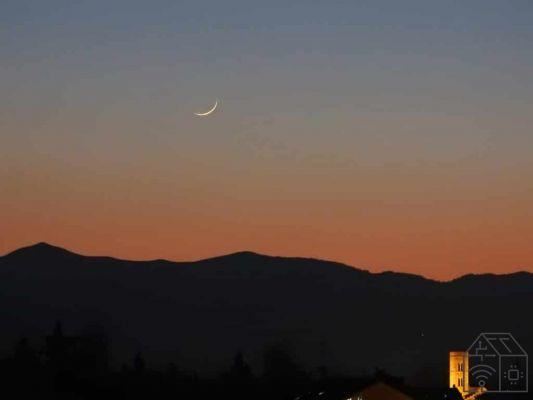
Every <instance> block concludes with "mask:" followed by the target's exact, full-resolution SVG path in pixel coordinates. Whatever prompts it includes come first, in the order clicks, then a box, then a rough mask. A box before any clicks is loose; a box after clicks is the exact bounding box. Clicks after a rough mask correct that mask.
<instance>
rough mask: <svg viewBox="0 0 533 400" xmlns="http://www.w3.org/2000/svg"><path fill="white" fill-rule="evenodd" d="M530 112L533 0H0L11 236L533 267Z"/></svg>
mask: <svg viewBox="0 0 533 400" xmlns="http://www.w3.org/2000/svg"><path fill="white" fill-rule="evenodd" d="M216 98H218V99H220V101H221V104H220V106H219V109H218V110H217V111H216V112H215V113H214V114H213V115H211V116H209V117H205V118H199V117H195V116H194V115H193V113H194V112H195V111H202V110H206V109H208V108H209V107H210V106H211V105H212V104H213V103H214V101H215V99H216ZM532 127H533V2H531V1H530V0H522V1H518V0H517V1H503V0H497V1H496V0H494V1H493V0H477V1H476V0H471V1H451V0H435V1H432V0H420V1H409V0H404V1H396V0H391V1H382V0H368V1H355V0H345V1H340V0H323V1H319V0H305V1H304V0H293V1H290V0H289V1H288V0H284V1H280V0H269V1H252V0H229V1H221V0H213V1H200V0H194V1H175V0H166V1H163V0H151V1H147V0H146V1H138V0H115V1H113V0H106V1H100V0H87V1H79V0H78V1H75V0H62V1H59V0H47V1H41V0H35V1H27V0H2V2H1V4H0V140H1V141H0V143H1V146H0V254H3V253H6V252H8V251H11V250H13V249H15V248H18V247H21V246H25V245H28V244H31V243H34V242H38V241H47V242H51V243H53V244H57V245H60V246H63V247H67V248H69V249H72V250H74V251H77V252H81V253H85V254H98V255H113V256H117V257H122V258H130V259H153V258H167V259H172V260H191V259H199V258H205V257H209V256H214V255H220V254H223V253H229V252H233V251H239V250H252V251H257V252H261V253H268V254H274V255H287V256H309V257H319V258H325V259H332V260H337V261H342V262H346V263H349V264H351V265H354V266H358V267H361V268H366V269H369V270H372V271H382V270H388V269H392V270H397V271H406V272H413V273H418V274H423V275H425V276H428V277H432V278H436V279H450V278H453V277H456V276H458V275H462V274H465V273H469V272H474V273H480V272H497V273H504V272H510V271H515V270H529V271H533V245H532V243H533V206H532V205H533V130H532Z"/></svg>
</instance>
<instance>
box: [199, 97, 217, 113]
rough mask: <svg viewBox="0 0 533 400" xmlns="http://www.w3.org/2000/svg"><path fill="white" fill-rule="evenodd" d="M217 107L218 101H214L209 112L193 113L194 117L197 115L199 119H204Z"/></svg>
mask: <svg viewBox="0 0 533 400" xmlns="http://www.w3.org/2000/svg"><path fill="white" fill-rule="evenodd" d="M217 106H218V99H217V100H216V101H215V105H214V106H213V107H212V108H211V109H210V110H209V111H206V112H203V113H194V115H197V116H199V117H205V116H206V115H209V114H211V113H212V112H213V111H215V110H216V108H217Z"/></svg>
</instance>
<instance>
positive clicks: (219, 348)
mask: <svg viewBox="0 0 533 400" xmlns="http://www.w3.org/2000/svg"><path fill="white" fill-rule="evenodd" d="M531 304H533V274H531V273H529V272H516V273H513V274H508V275H493V274H483V275H465V276H463V277H460V278H458V279H455V280H452V281H448V282H438V281H434V280H430V279H426V278H424V277H421V276H417V275H410V274H404V273H395V272H384V273H371V272H368V271H365V270H361V269H357V268H354V267H351V266H348V265H344V264H340V263H336V262H330V261H322V260H316V259H308V258H288V257H271V256H266V255H261V254H257V253H253V252H239V253H234V254H229V255H224V256H220V257H215V258H210V259H206V260H201V261H195V262H170V261H166V260H154V261H125V260H120V259H115V258H111V257H93V256H83V255H79V254H76V253H73V252H70V251H68V250H65V249H62V248H59V247H55V246H52V245H49V244H46V243H39V244H36V245H33V246H29V247H25V248H21V249H19V250H16V251H14V252H11V253H9V254H6V255H4V256H2V257H0V322H1V329H0V356H2V355H5V354H7V353H8V352H9V351H10V349H11V348H12V347H13V344H14V343H15V342H16V340H17V338H20V337H21V336H26V337H28V338H30V340H33V341H38V340H40V338H42V337H43V336H44V335H45V334H47V333H49V332H50V331H51V330H52V328H53V326H54V323H55V322H56V321H61V322H62V324H63V326H64V329H65V331H67V332H71V333H72V334H75V333H79V332H84V331H90V330H99V331H102V332H105V334H106V336H107V337H108V338H109V342H110V347H111V348H112V355H113V361H114V362H115V363H116V364H118V365H120V364H122V363H128V362H130V360H131V359H132V358H133V355H134V354H135V353H136V352H137V351H142V352H143V354H144V355H145V357H146V359H147V362H148V363H153V364H163V363H167V362H170V361H173V362H176V363H177V364H178V365H180V366H183V367H184V368H191V369H195V370H197V371H200V372H206V373H208V372H216V371H220V370H222V369H223V368H225V367H226V366H227V365H229V363H230V362H231V359H232V358H233V356H234V355H235V353H236V352H237V351H242V352H243V353H244V354H245V355H246V357H247V359H248V360H249V362H250V363H251V364H252V368H253V370H254V371H256V372H258V373H259V372H260V370H261V359H262V354H263V351H264V349H265V348H266V347H268V346H270V345H274V344H276V345H277V344H283V346H285V347H286V348H287V349H289V350H290V352H291V353H292V354H293V355H294V357H295V358H296V360H298V362H299V363H300V364H301V365H302V366H303V367H304V368H305V369H306V370H308V371H316V368H317V367H319V366H325V367H327V368H328V370H330V371H336V372H340V373H365V372H368V371H369V370H371V369H373V368H374V367H379V368H384V369H386V370H387V371H390V372H391V373H394V374H397V375H401V376H405V377H406V378H407V379H409V380H411V381H412V382H414V383H417V382H424V383H425V384H435V385H437V384H439V385H442V384H446V382H447V381H446V380H447V373H446V371H447V368H448V351H450V350H461V349H464V350H466V349H467V348H468V346H469V345H470V343H471V342H472V341H474V339H475V338H476V337H477V335H478V334H479V333H481V332H511V333H512V334H513V335H514V336H515V338H516V339H517V340H518V341H519V342H520V343H521V344H522V347H524V349H525V350H526V351H527V350H528V349H533V321H532V319H531V317H530V315H529V314H530V312H529V311H528V309H529V308H530V307H531Z"/></svg>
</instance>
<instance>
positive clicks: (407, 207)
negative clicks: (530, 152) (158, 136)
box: [0, 164, 533, 280]
mask: <svg viewBox="0 0 533 400" xmlns="http://www.w3.org/2000/svg"><path fill="white" fill-rule="evenodd" d="M48 167H49V168H48V169H47V168H41V169H39V170H31V171H25V173H20V172H21V171H19V174H17V175H16V176H14V175H12V176H8V175H4V176H3V179H4V182H7V185H6V186H4V188H6V189H7V190H6V192H5V193H7V196H6V195H4V196H3V197H2V199H0V206H1V207H0V220H1V221H2V235H1V237H0V252H1V253H7V252H9V251H12V250H14V249H16V248H19V247H22V246H27V245H29V244H32V243H35V242H40V241H46V242H49V243H51V244H55V245H58V246H61V247H65V248H67V249H70V250H72V251H75V252H79V253H82V254H88V255H110V256H115V257H119V258H125V259H139V260H146V259H156V258H165V259H169V260H174V261H185V260H196V259H202V258H208V257H211V256H217V255H221V254H226V253H230V252H234V251H241V250H250V251H256V252H259V253H264V254H270V255H280V256H302V257H314V258H320V259H327V260H332V261H339V262H343V263H346V264H349V265H351V266H354V267H359V268H363V269H368V270H370V271H373V272H377V271H383V270H393V271H400V272H409V273H415V274H420V275H423V276H426V277H429V278H433V279H438V280H448V279H452V278H455V277H458V276H461V275H464V274H467V273H485V272H490V273H509V272H514V271H518V270H529V271H531V270H532V269H531V262H530V260H532V259H533V249H532V247H531V245H530V243H532V242H533V220H532V216H531V214H530V213H529V209H530V208H529V205H530V204H531V202H530V200H531V201H533V196H531V193H516V194H513V193H512V192H511V191H510V190H509V191H508V192H507V193H506V195H505V196H502V195H501V193H500V192H499V191H498V190H501V188H502V185H505V182H507V183H512V182H510V181H509V179H508V177H507V176H505V174H504V175H501V176H491V177H490V179H487V178H486V177H485V178H484V177H483V176H482V177H477V176H460V175H457V176H454V175H453V171H452V173H450V171H449V169H448V170H447V171H442V170H434V171H431V174H430V175H428V171H425V173H423V174H414V173H413V171H412V170H411V169H406V170H403V171H402V170H401V169H400V168H398V167H396V168H394V169H383V170H382V171H379V170H369V171H367V172H366V175H365V173H364V171H363V172H361V173H359V174H358V179H360V181H361V182H362V183H361V184H363V182H365V180H366V181H367V182H369V183H366V184H365V191H358V190H357V188H361V186H359V187H358V186H354V188H355V189H354V188H347V187H346V186H344V184H343V183H342V182H343V180H344V179H340V178H339V181H338V182H336V181H334V180H331V179H329V178H328V177H327V176H324V177H320V176H314V177H311V176H306V175H305V174H302V176H301V177H300V178H299V179H296V177H295V176H291V174H290V173H287V174H286V175H285V176H281V177H279V176H277V175H276V174H272V175H270V174H268V173H266V171H264V170H261V169H260V168H258V169H257V170H255V171H248V172H247V173H246V174H244V175H233V176H232V175H230V174H229V175H228V176H226V178H225V179H224V180H222V177H220V178H221V179H220V180H218V181H217V179H216V177H215V178H212V177H211V176H210V175H209V174H207V172H206V171H203V170H202V168H201V167H198V168H195V169H194V171H188V172H187V171H185V172H184V171H183V170H182V171H181V172H180V173H183V174H184V175H182V179H181V180H179V182H178V178H176V181H177V182H178V183H175V184H172V185H170V186H169V180H172V179H174V178H173V177H171V176H166V177H165V176H163V175H160V176H158V175H157V172H156V171H152V173H153V174H154V176H158V179H154V180H147V181H145V182H141V183H139V179H140V176H139V175H138V174H137V172H136V171H135V170H134V171H129V173H128V174H124V175H122V176H106V175H96V176H93V175H92V172H91V173H89V172H86V173H83V172H80V171H77V173H76V177H74V176H72V175H71V171H63V170H61V169H60V168H57V169H54V168H53V165H52V164H50V165H48ZM145 173H146V172H145ZM220 173H223V171H217V172H212V173H211V174H220ZM293 173H296V171H293ZM187 174H188V175H187ZM428 176H431V179H429V178H428ZM258 177H260V181H257V180H256V179H252V178H258ZM79 178H82V181H83V182H84V184H83V185H81V184H80V183H79V182H78V181H77V179H79ZM296 181H297V182H298V183H295V182H296ZM498 181H500V182H498ZM491 183H492V185H491ZM496 183H498V184H497V185H496ZM226 185H228V186H226ZM494 185H496V186H494ZM240 187H246V188H247V190H245V191H239V190H240V189H238V188H240ZM420 187H424V189H425V190H421V189H420ZM491 187H497V188H498V190H496V189H492V188H491Z"/></svg>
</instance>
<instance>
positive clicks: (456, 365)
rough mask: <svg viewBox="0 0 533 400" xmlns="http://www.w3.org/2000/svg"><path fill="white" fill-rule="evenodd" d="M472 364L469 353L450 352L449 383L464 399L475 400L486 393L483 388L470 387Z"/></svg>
mask: <svg viewBox="0 0 533 400" xmlns="http://www.w3.org/2000/svg"><path fill="white" fill-rule="evenodd" d="M469 376H470V362H469V357H468V352H467V351H450V365H449V382H450V388H456V389H457V390H458V391H459V393H460V394H461V396H462V397H463V399H465V400H466V399H472V400H473V399H475V398H476V397H479V396H480V395H481V394H483V393H485V391H486V390H485V388H483V387H472V386H470V378H469Z"/></svg>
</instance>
